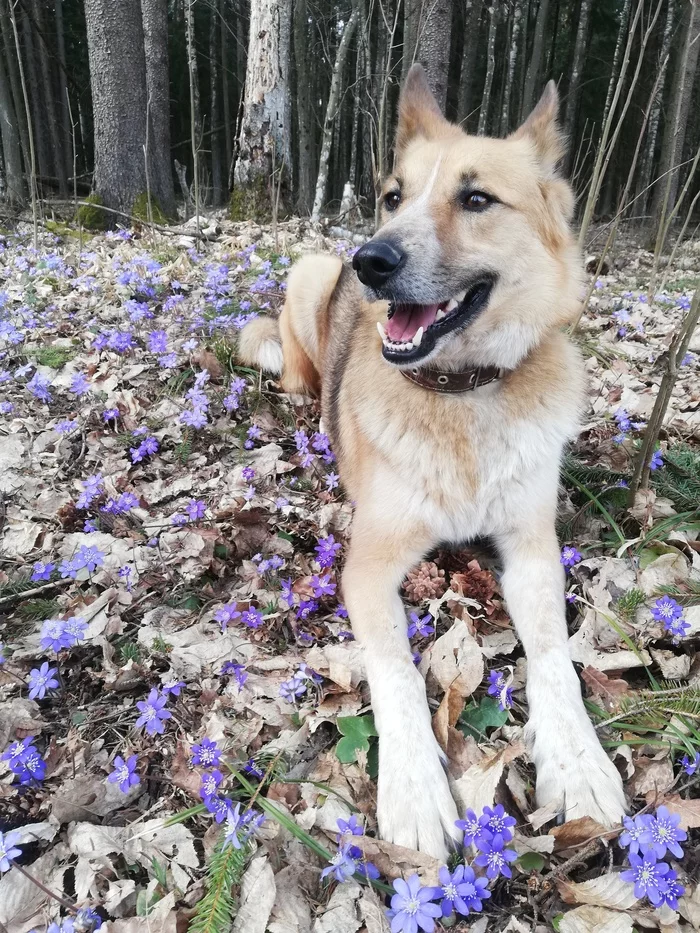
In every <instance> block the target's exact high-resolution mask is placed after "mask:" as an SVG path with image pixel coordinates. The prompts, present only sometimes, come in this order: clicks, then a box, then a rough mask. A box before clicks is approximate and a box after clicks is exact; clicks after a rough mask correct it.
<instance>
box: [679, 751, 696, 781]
mask: <svg viewBox="0 0 700 933" xmlns="http://www.w3.org/2000/svg"><path fill="white" fill-rule="evenodd" d="M681 765H682V766H683V770H684V771H685V773H686V774H687V775H688V776H690V777H692V775H693V774H695V772H696V771H697V770H698V768H700V752H696V753H695V757H694V758H693V760H692V761H691V760H690V758H689V757H688V756H687V755H684V756H683V760H682V761H681Z"/></svg>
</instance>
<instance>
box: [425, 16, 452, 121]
mask: <svg viewBox="0 0 700 933" xmlns="http://www.w3.org/2000/svg"><path fill="white" fill-rule="evenodd" d="M451 37H452V0H425V3H424V6H423V16H422V17H421V23H420V33H419V36H418V56H417V57H418V61H419V62H420V63H421V64H422V65H423V67H424V68H425V74H426V77H427V79H428V85H429V87H430V90H431V91H432V92H433V94H434V96H435V99H436V100H437V102H438V104H439V105H440V107H441V109H442V110H444V109H445V103H446V101H447V77H448V73H449V70H450V41H451Z"/></svg>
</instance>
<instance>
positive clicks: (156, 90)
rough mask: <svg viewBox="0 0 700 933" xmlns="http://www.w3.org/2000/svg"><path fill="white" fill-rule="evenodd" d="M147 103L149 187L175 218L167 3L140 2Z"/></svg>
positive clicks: (163, 0)
mask: <svg viewBox="0 0 700 933" xmlns="http://www.w3.org/2000/svg"><path fill="white" fill-rule="evenodd" d="M141 16H142V19H143V41H144V53H145V59H146V93H147V100H148V115H149V118H150V128H149V134H148V136H149V140H148V141H149V147H150V149H151V152H150V153H149V157H150V165H151V166H152V171H151V172H150V177H149V183H150V188H151V193H152V195H153V196H154V198H155V199H156V201H157V203H158V205H159V207H160V208H161V210H162V211H163V212H164V213H165V214H166V215H167V216H168V217H175V216H176V213H177V212H176V210H175V188H174V185H173V169H172V160H171V158H170V69H169V63H168V4H167V0H141Z"/></svg>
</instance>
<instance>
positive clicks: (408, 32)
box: [401, 0, 432, 84]
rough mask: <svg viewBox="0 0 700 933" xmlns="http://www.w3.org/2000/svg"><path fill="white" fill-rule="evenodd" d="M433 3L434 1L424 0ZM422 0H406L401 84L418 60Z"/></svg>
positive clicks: (404, 5)
mask: <svg viewBox="0 0 700 933" xmlns="http://www.w3.org/2000/svg"><path fill="white" fill-rule="evenodd" d="M424 2H428V3H430V2H432V0H424ZM421 7H422V2H421V0H404V4H403V48H402V57H401V83H402V84H403V82H404V81H405V80H406V75H407V74H408V69H409V68H410V67H411V65H412V64H413V62H414V61H415V60H416V47H417V44H418V34H419V32H420V21H421Z"/></svg>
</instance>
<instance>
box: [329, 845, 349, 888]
mask: <svg viewBox="0 0 700 933" xmlns="http://www.w3.org/2000/svg"><path fill="white" fill-rule="evenodd" d="M356 871H357V860H356V859H354V858H353V857H352V855H351V854H350V846H349V845H347V844H346V845H341V846H339V847H338V851H337V852H336V853H335V855H334V856H333V858H332V859H331V861H330V865H326V867H325V868H324V869H323V871H322V872H321V878H327V877H328V875H331V874H332V875H333V877H334V878H335V879H336V881H339V882H341V884H342V882H343V881H349V880H350V878H352V876H353V875H354V874H355V872H356Z"/></svg>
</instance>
